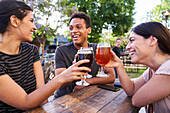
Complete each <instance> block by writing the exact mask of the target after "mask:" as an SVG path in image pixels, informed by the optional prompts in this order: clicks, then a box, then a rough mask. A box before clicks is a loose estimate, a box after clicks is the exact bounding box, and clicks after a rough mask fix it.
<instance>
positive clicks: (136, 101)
mask: <svg viewBox="0 0 170 113" xmlns="http://www.w3.org/2000/svg"><path fill="white" fill-rule="evenodd" d="M132 105H133V106H135V107H142V105H141V103H140V102H139V101H138V100H137V99H135V98H134V97H132Z"/></svg>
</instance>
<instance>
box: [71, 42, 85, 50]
mask: <svg viewBox="0 0 170 113" xmlns="http://www.w3.org/2000/svg"><path fill="white" fill-rule="evenodd" d="M74 46H75V48H76V49H78V50H80V48H81V47H88V43H84V44H83V45H79V44H75V43H74Z"/></svg>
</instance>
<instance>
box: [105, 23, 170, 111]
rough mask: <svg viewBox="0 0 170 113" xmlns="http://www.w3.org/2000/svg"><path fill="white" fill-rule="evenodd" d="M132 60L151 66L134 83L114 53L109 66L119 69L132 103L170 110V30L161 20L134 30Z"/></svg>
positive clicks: (123, 84)
mask: <svg viewBox="0 0 170 113" xmlns="http://www.w3.org/2000/svg"><path fill="white" fill-rule="evenodd" d="M126 49H127V50H129V54H130V55H131V62H132V63H139V64H144V65H147V66H148V69H147V70H146V71H145V72H144V73H143V74H142V76H140V77H139V78H137V79H136V80H135V81H134V82H132V81H131V80H130V79H129V77H128V76H127V74H126V72H125V69H124V67H123V63H122V62H121V60H120V59H119V58H118V57H116V55H115V54H114V53H113V52H112V58H111V60H110V62H109V63H108V65H107V67H114V68H116V70H117V72H118V76H119V80H120V83H121V85H122V87H123V89H124V90H125V92H126V94H127V95H128V96H132V104H133V105H134V106H137V107H142V106H145V105H148V104H152V105H153V110H154V112H155V113H170V32H169V31H168V29H167V28H166V27H164V26H163V25H162V24H161V23H158V22H147V23H142V24H140V25H138V26H136V27H135V28H133V29H132V30H131V33H130V37H129V43H128V45H127V47H126Z"/></svg>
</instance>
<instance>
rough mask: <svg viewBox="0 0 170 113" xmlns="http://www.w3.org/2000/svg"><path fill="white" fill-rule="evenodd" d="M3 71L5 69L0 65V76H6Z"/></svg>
mask: <svg viewBox="0 0 170 113" xmlns="http://www.w3.org/2000/svg"><path fill="white" fill-rule="evenodd" d="M4 69H5V68H4V67H3V66H2V65H0V76H2V75H5V74H6V71H5V70H4Z"/></svg>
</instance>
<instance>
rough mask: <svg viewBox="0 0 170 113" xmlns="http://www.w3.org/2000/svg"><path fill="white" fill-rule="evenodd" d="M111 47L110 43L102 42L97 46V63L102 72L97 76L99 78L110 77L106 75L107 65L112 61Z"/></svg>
mask: <svg viewBox="0 0 170 113" xmlns="http://www.w3.org/2000/svg"><path fill="white" fill-rule="evenodd" d="M110 51H111V46H110V44H109V43H106V42H101V43H99V44H97V49H96V62H97V64H98V65H100V66H101V71H100V72H99V74H97V75H96V76H97V77H108V76H109V75H107V74H105V73H104V67H105V65H106V64H107V63H108V62H109V61H110V58H111V52H110Z"/></svg>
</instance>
